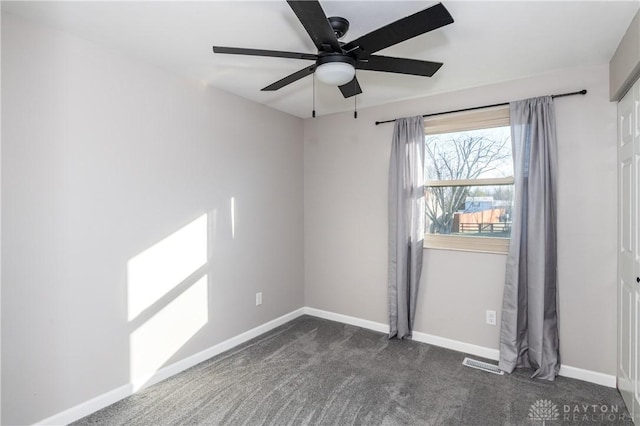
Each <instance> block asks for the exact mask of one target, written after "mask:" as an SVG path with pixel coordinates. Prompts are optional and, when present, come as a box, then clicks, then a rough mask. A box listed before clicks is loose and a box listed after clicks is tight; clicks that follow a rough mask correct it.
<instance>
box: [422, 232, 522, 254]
mask: <svg viewBox="0 0 640 426" xmlns="http://www.w3.org/2000/svg"><path fill="white" fill-rule="evenodd" d="M509 241H510V239H509V238H496V237H491V238H487V237H461V236H457V235H425V237H424V248H425V249H438V250H455V251H467V252H476V253H492V254H507V253H508V252H509Z"/></svg>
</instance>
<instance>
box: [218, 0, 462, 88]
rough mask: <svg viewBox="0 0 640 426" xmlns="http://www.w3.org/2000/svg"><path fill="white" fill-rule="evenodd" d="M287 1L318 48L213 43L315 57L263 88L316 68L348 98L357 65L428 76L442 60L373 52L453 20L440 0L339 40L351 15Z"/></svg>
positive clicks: (311, 1) (306, 1)
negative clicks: (345, 40)
mask: <svg viewBox="0 0 640 426" xmlns="http://www.w3.org/2000/svg"><path fill="white" fill-rule="evenodd" d="M287 3H289V6H291V9H293V12H294V13H295V14H296V16H297V17H298V19H299V20H300V22H301V23H302V26H303V27H304V28H305V29H306V30H307V33H309V36H310V37H311V40H313V44H315V46H316V48H317V49H318V53H316V54H313V53H297V52H282V51H277V50H261V49H244V48H238V47H221V46H213V51H214V52H215V53H228V54H234V55H254V56H269V57H274V58H291V59H304V60H310V61H315V63H314V64H313V65H310V66H307V67H305V68H303V69H301V70H300V71H297V72H294V73H293V74H291V75H288V76H286V77H284V78H283V79H281V80H278V81H276V82H275V83H273V84H270V85H269V86H267V87H265V88H263V89H262V90H263V91H273V90H278V89H281V88H282V87H284V86H286V85H288V84H291V83H293V82H295V81H298V80H300V79H301V78H303V77H306V76H308V75H311V74H313V73H314V72H315V73H316V77H317V78H318V80H320V81H322V82H324V83H327V84H332V85H337V86H339V88H340V91H341V92H342V94H343V95H344V97H345V98H349V97H351V96H355V95H358V94H360V93H362V89H361V88H360V85H359V84H358V80H357V78H356V76H355V70H356V69H361V70H368V71H382V72H392V73H399V74H411V75H420V76H425V77H431V76H432V75H433V74H435V73H436V71H438V69H439V68H440V67H441V66H442V63H440V62H429V61H419V60H415V59H405V58H392V57H388V56H380V55H374V54H373V53H375V52H377V51H379V50H382V49H384V48H387V47H389V46H393V45H394V44H397V43H400V42H403V41H405V40H409V39H410V38H413V37H416V36H419V35H420V34H424V33H427V32H429V31H433V30H435V29H437V28H440V27H443V26H445V25H449V24H451V23H453V18H452V17H451V15H450V14H449V11H447V9H446V8H445V7H444V6H443V5H442V3H438V4H436V5H434V6H431V7H429V8H427V9H424V10H422V11H420V12H417V13H414V14H413V15H410V16H407V17H405V18H402V19H399V20H397V21H395V22H392V23H390V24H388V25H385V26H384V27H381V28H378V29H377V30H374V31H372V32H370V33H368V34H365V35H363V36H362V37H359V38H357V39H355V40H352V41H350V42H348V43H343V42H341V41H339V40H338V39H340V38H342V37H343V36H344V35H345V34H346V32H347V30H348V29H349V21H347V20H346V19H345V18H341V17H337V16H334V17H330V18H327V17H326V15H325V13H324V11H323V10H322V7H321V6H320V3H319V2H318V1H317V0H287Z"/></svg>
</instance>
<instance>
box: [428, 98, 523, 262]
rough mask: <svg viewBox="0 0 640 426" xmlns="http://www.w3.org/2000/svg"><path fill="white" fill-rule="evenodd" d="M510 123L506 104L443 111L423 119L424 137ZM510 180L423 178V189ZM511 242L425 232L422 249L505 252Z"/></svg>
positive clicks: (507, 181)
mask: <svg viewBox="0 0 640 426" xmlns="http://www.w3.org/2000/svg"><path fill="white" fill-rule="evenodd" d="M509 125H510V120H509V107H508V106H503V107H496V108H490V109H483V110H478V111H472V112H464V113H453V114H446V115H442V116H437V117H432V118H426V119H425V120H424V127H425V135H427V136H428V135H434V134H442V133H453V132H460V131H465V130H478V129H489V128H493V127H503V126H509ZM425 143H426V141H425ZM513 183H514V179H513V176H508V177H503V178H490V179H462V180H427V181H425V192H426V190H427V188H428V187H443V186H488V185H513ZM510 241H511V239H510V238H502V237H462V236H458V235H434V234H429V233H427V232H425V236H424V248H427V249H439V250H456V251H468V252H481V253H496V254H506V253H508V251H509V242H510Z"/></svg>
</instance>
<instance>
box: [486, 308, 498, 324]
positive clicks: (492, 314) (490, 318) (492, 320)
mask: <svg viewBox="0 0 640 426" xmlns="http://www.w3.org/2000/svg"><path fill="white" fill-rule="evenodd" d="M496 322H497V320H496V311H490V310H487V324H489V325H496Z"/></svg>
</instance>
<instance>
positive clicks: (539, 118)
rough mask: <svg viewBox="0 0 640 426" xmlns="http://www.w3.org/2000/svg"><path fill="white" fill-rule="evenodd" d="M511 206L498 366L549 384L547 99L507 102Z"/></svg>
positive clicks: (552, 352)
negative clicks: (512, 188) (511, 163)
mask: <svg viewBox="0 0 640 426" xmlns="http://www.w3.org/2000/svg"><path fill="white" fill-rule="evenodd" d="M510 113H511V140H512V145H513V159H514V172H515V175H514V177H515V203H514V208H513V214H512V220H513V227H512V231H511V243H510V246H509V254H508V257H507V269H506V278H505V288H504V298H503V304H502V324H501V330H500V363H499V366H500V368H501V369H502V370H504V371H506V372H508V373H511V372H512V371H513V370H514V369H515V368H519V367H526V368H533V369H534V370H535V372H534V374H533V376H532V377H537V378H539V379H545V380H555V378H556V376H557V375H558V371H559V370H560V350H559V340H558V318H557V301H556V300H557V296H556V294H557V286H556V280H557V267H556V265H557V259H556V258H557V248H556V177H557V150H556V123H555V109H554V106H553V99H552V98H551V97H550V96H545V97H540V98H534V99H526V100H523V101H517V102H512V103H511V104H510Z"/></svg>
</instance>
